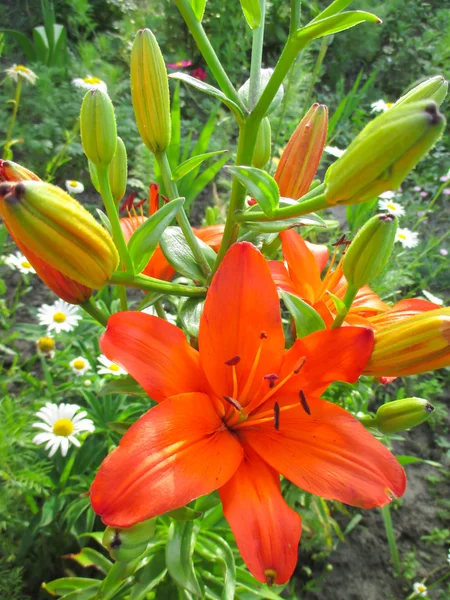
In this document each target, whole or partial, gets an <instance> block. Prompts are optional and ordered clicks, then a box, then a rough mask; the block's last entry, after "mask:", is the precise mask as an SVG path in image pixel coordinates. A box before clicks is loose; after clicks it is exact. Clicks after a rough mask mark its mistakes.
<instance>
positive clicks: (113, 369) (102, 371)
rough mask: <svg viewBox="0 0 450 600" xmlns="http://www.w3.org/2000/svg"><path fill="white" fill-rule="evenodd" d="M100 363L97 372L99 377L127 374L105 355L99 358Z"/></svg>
mask: <svg viewBox="0 0 450 600" xmlns="http://www.w3.org/2000/svg"><path fill="white" fill-rule="evenodd" d="M98 362H99V363H100V365H99V366H98V367H97V371H98V374H99V375H116V376H117V375H126V374H127V372H126V371H125V369H122V367H119V365H116V363H113V362H112V361H111V360H109V358H106V356H105V355H104V354H101V355H100V356H99V357H98Z"/></svg>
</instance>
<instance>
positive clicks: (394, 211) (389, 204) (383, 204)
mask: <svg viewBox="0 0 450 600" xmlns="http://www.w3.org/2000/svg"><path fill="white" fill-rule="evenodd" d="M378 207H379V209H380V210H385V211H387V212H389V213H391V215H395V216H397V217H402V216H403V215H404V214H405V209H404V208H403V206H402V205H401V204H399V203H398V202H394V201H393V200H379V201H378Z"/></svg>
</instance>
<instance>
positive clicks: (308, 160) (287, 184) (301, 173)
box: [274, 104, 328, 200]
mask: <svg viewBox="0 0 450 600" xmlns="http://www.w3.org/2000/svg"><path fill="white" fill-rule="evenodd" d="M327 130H328V109H327V107H326V106H325V105H324V104H313V105H312V106H311V108H310V109H309V111H308V112H307V113H306V115H305V116H304V117H303V119H302V120H301V121H300V124H299V125H298V127H297V129H296V130H295V131H294V133H293V135H292V137H291V139H290V140H289V142H288V144H287V146H286V148H285V149H284V152H283V154H282V156H281V159H280V162H279V163H278V167H277V170H276V172H275V176H274V178H275V181H276V182H277V183H278V187H279V188H280V194H281V196H284V197H286V198H293V199H294V200H298V199H299V198H301V197H302V196H304V195H305V194H306V192H307V191H308V190H309V187H310V185H311V183H312V181H313V179H314V176H315V174H316V171H317V168H318V166H319V162H320V158H321V156H322V152H323V148H324V146H325V141H326V138H327Z"/></svg>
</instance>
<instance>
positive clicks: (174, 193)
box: [155, 152, 211, 278]
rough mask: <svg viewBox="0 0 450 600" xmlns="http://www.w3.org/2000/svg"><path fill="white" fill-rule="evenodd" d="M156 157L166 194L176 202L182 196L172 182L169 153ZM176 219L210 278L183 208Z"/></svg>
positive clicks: (206, 264)
mask: <svg viewBox="0 0 450 600" xmlns="http://www.w3.org/2000/svg"><path fill="white" fill-rule="evenodd" d="M155 157H156V160H157V161H158V165H159V168H160V170H161V176H162V178H163V182H164V187H165V188H166V193H167V195H168V197H169V200H175V198H179V197H180V195H179V193H178V188H177V185H176V183H175V182H174V181H173V180H172V171H171V169H170V165H169V160H168V158H167V153H166V152H158V153H157V154H155ZM176 219H177V222H178V225H179V226H180V228H181V231H182V232H183V235H184V237H185V238H186V242H187V243H188V245H189V248H190V249H191V250H192V254H193V255H194V257H195V260H196V261H197V264H198V266H199V267H200V269H201V270H202V273H203V274H204V275H205V277H206V278H208V277H209V276H210V274H211V269H210V268H209V265H208V263H207V261H206V258H205V257H204V255H203V252H202V249H201V248H200V245H199V243H198V239H197V238H196V237H195V234H194V232H193V231H192V227H191V224H190V223H189V219H188V218H187V215H186V211H185V210H184V208H183V207H181V208H180V210H179V211H178V213H177V216H176Z"/></svg>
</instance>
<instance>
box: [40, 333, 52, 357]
mask: <svg viewBox="0 0 450 600" xmlns="http://www.w3.org/2000/svg"><path fill="white" fill-rule="evenodd" d="M36 349H37V351H38V352H39V353H40V354H52V352H53V350H54V349H55V340H54V339H53V338H51V337H48V336H44V337H41V338H39V339H38V341H37V342H36Z"/></svg>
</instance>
